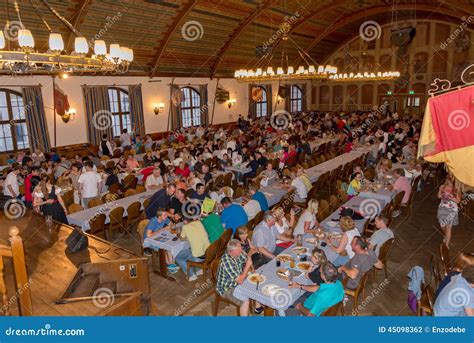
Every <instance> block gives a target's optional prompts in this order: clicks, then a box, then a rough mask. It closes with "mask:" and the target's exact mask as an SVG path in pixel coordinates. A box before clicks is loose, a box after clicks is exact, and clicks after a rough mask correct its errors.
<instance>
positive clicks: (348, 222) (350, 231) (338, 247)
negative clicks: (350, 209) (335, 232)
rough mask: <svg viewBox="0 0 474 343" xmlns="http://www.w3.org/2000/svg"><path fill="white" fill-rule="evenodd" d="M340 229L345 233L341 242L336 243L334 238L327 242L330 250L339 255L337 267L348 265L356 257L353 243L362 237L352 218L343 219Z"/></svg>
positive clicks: (336, 261)
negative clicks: (355, 239)
mask: <svg viewBox="0 0 474 343" xmlns="http://www.w3.org/2000/svg"><path fill="white" fill-rule="evenodd" d="M339 228H340V229H341V231H342V232H343V235H342V237H341V239H340V240H339V242H335V241H334V239H333V238H332V237H331V238H329V239H327V240H326V243H328V246H329V248H330V249H331V250H332V251H334V252H335V253H337V254H339V256H338V258H337V259H336V260H335V261H334V265H335V266H336V267H339V266H342V265H344V264H346V263H347V262H348V261H349V260H350V259H351V258H352V257H354V255H355V253H354V251H353V250H352V246H351V242H352V239H353V238H354V237H356V236H360V233H359V230H358V229H357V227H356V226H355V222H354V220H353V219H352V218H351V217H347V216H346V217H342V218H341V220H340V221H339Z"/></svg>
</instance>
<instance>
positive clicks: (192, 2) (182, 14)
mask: <svg viewBox="0 0 474 343" xmlns="http://www.w3.org/2000/svg"><path fill="white" fill-rule="evenodd" d="M197 2H198V0H189V1H188V2H187V3H186V4H185V5H184V6H183V9H182V10H180V11H179V13H178V15H177V16H176V17H175V18H174V19H173V21H172V22H171V23H170V25H169V27H168V30H167V31H166V32H165V33H164V34H163V37H164V39H163V40H161V41H160V45H159V46H158V49H157V51H156V54H155V56H154V57H153V61H152V63H151V71H150V77H154V76H156V74H157V71H158V65H159V64H160V61H161V58H162V57H163V54H164V52H165V51H166V48H167V47H168V44H169V43H170V41H171V38H172V37H173V35H174V33H175V32H176V30H177V29H178V27H180V26H181V23H182V22H183V20H184V18H186V16H187V15H188V14H189V12H191V11H192V10H193V8H194V7H195V6H196V5H197Z"/></svg>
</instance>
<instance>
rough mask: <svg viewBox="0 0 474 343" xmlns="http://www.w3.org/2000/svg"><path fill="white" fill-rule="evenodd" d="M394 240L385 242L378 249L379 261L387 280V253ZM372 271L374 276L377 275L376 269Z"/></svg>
mask: <svg viewBox="0 0 474 343" xmlns="http://www.w3.org/2000/svg"><path fill="white" fill-rule="evenodd" d="M394 241H395V240H394V239H393V238H391V239H389V240H388V241H386V242H385V243H384V244H382V246H381V247H380V249H379V260H380V261H381V262H382V263H383V269H384V272H385V278H386V279H387V278H388V267H387V256H388V253H389V252H390V249H391V248H392V245H393V242H394ZM373 269H374V276H375V275H376V274H377V268H373Z"/></svg>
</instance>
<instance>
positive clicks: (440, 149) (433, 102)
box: [418, 86, 474, 187]
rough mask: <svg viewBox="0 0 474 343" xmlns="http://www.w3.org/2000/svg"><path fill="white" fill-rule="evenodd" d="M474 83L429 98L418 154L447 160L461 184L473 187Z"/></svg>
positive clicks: (450, 169)
mask: <svg viewBox="0 0 474 343" xmlns="http://www.w3.org/2000/svg"><path fill="white" fill-rule="evenodd" d="M473 133H474V86H470V87H466V88H462V89H459V90H455V91H451V92H449V93H445V94H442V95H438V96H436V97H432V98H429V99H428V102H427V104H426V110H425V115H424V118H423V126H422V129H421V135H420V141H419V144H418V156H421V157H424V159H425V160H427V161H429V162H437V163H441V162H444V163H446V166H447V167H448V169H449V171H450V172H451V173H452V174H453V175H454V177H455V178H456V179H457V180H458V181H459V182H460V183H462V184H464V185H467V186H471V187H474V173H473V172H472V171H473V170H474V134H473Z"/></svg>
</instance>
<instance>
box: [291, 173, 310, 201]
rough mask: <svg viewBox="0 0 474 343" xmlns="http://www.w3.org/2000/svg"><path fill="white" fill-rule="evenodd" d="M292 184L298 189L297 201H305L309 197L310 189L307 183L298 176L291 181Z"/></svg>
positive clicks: (296, 193)
mask: <svg viewBox="0 0 474 343" xmlns="http://www.w3.org/2000/svg"><path fill="white" fill-rule="evenodd" d="M291 186H292V187H293V188H295V189H296V192H295V201H296V202H304V201H306V198H307V197H308V189H307V188H306V185H305V183H304V182H303V180H301V178H300V177H299V176H298V177H296V178H295V179H293V181H292V182H291Z"/></svg>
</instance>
